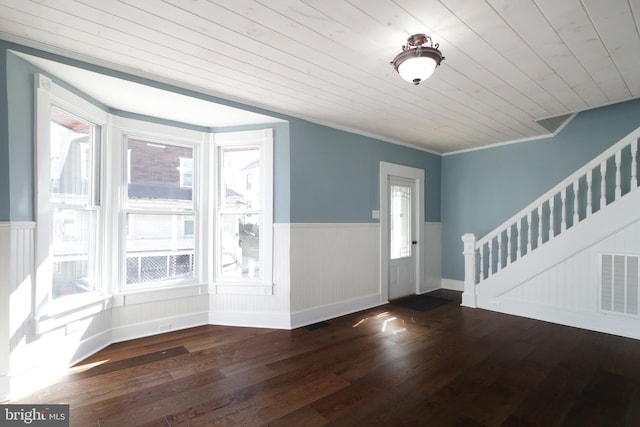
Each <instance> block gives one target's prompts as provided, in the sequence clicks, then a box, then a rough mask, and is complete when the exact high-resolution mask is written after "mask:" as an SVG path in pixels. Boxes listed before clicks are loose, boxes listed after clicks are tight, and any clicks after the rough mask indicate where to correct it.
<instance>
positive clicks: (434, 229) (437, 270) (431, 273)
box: [421, 222, 443, 293]
mask: <svg viewBox="0 0 640 427" xmlns="http://www.w3.org/2000/svg"><path fill="white" fill-rule="evenodd" d="M423 241H424V243H425V244H424V246H423V247H424V253H425V255H424V256H425V259H424V269H425V274H424V277H425V281H424V283H423V284H422V287H421V293H424V292H430V291H434V290H436V289H440V288H442V287H443V283H442V223H440V222H426V223H425V224H424V239H423Z"/></svg>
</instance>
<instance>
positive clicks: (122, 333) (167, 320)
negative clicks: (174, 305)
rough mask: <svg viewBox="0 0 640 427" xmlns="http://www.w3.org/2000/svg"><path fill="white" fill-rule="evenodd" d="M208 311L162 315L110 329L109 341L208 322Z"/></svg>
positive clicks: (139, 336) (124, 339)
mask: <svg viewBox="0 0 640 427" xmlns="http://www.w3.org/2000/svg"><path fill="white" fill-rule="evenodd" d="M208 320H209V312H208V311H202V312H199V313H187V314H183V315H180V316H174V317H164V318H162V319H157V320H152V321H149V322H140V323H136V324H132V325H126V326H121V327H118V328H113V329H112V330H111V343H116V342H121V341H128V340H133V339H136V338H143V337H148V336H151V335H157V334H162V333H165V332H170V331H177V330H180V329H187V328H193V327H196V326H202V325H206V324H208V323H209V322H208Z"/></svg>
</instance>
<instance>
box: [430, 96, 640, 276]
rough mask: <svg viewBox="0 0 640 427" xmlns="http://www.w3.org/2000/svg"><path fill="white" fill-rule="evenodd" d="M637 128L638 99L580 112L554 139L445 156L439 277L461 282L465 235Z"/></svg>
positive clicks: (506, 214)
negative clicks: (462, 237) (461, 238)
mask: <svg viewBox="0 0 640 427" xmlns="http://www.w3.org/2000/svg"><path fill="white" fill-rule="evenodd" d="M638 126H640V100H633V101H628V102H623V103H620V104H615V105H611V106H607V107H602V108H597V109H593V110H589V111H585V112H583V113H580V114H579V115H578V116H576V117H575V118H574V119H573V120H572V121H571V122H570V123H569V124H568V125H567V126H566V127H565V128H564V129H563V130H562V131H561V132H560V133H559V134H558V135H557V136H555V137H553V138H546V139H540V140H536V141H530V142H523V143H519V144H512V145H505V146H500V147H495V148H489V149H485V150H478V151H472V152H467V153H460V154H454V155H449V156H444V157H443V160H442V274H443V277H445V278H448V279H454V280H463V279H464V258H463V256H462V241H461V240H460V237H461V236H462V235H463V234H464V233H468V232H469V233H475V234H476V235H478V236H479V237H482V236H484V235H485V234H487V233H488V232H490V231H491V230H493V229H494V228H495V227H497V226H498V225H500V224H501V223H502V222H504V221H505V220H507V219H508V218H510V217H511V216H512V215H514V214H516V213H517V212H518V211H520V210H521V209H523V208H524V207H525V206H527V205H528V204H529V203H531V202H532V201H533V200H535V199H536V198H538V197H539V196H541V195H542V194H544V193H545V192H547V191H548V190H549V189H550V188H551V187H553V186H554V185H555V184H557V183H558V182H560V181H562V180H563V179H564V178H566V177H567V176H569V175H570V174H571V173H573V172H574V171H575V170H577V169H579V168H580V167H581V166H583V165H584V164H585V163H587V162H589V161H590V160H591V159H592V158H594V157H596V156H597V155H598V154H600V153H601V152H603V151H604V150H606V149H607V148H608V147H609V146H611V145H612V144H615V143H616V142H618V141H619V140H620V139H621V138H623V137H624V136H626V135H627V134H629V133H630V132H631V131H633V130H634V129H636V128H637V127H638Z"/></svg>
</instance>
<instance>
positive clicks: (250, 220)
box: [219, 214, 260, 279]
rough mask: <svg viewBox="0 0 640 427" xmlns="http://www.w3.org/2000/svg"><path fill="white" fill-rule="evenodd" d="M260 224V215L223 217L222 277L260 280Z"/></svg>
mask: <svg viewBox="0 0 640 427" xmlns="http://www.w3.org/2000/svg"><path fill="white" fill-rule="evenodd" d="M259 223H260V215H235V214H222V215H221V218H220V226H221V251H220V257H221V259H220V268H219V271H220V276H221V277H225V278H231V277H248V278H256V279H257V278H260V264H259V261H260V245H259V243H260V229H259Z"/></svg>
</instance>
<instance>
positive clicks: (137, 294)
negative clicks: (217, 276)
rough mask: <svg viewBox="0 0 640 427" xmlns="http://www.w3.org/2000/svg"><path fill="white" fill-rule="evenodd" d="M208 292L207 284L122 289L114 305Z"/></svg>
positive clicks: (162, 299) (143, 302)
mask: <svg viewBox="0 0 640 427" xmlns="http://www.w3.org/2000/svg"><path fill="white" fill-rule="evenodd" d="M206 293H207V285H200V284H189V285H181V286H172V287H167V288H146V289H139V290H128V291H122V292H120V293H118V294H116V295H114V296H113V306H114V307H123V306H126V305H133V304H145V303H150V302H157V301H165V300H171V299H176V298H188V297H193V296H199V295H205V294H206Z"/></svg>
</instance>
